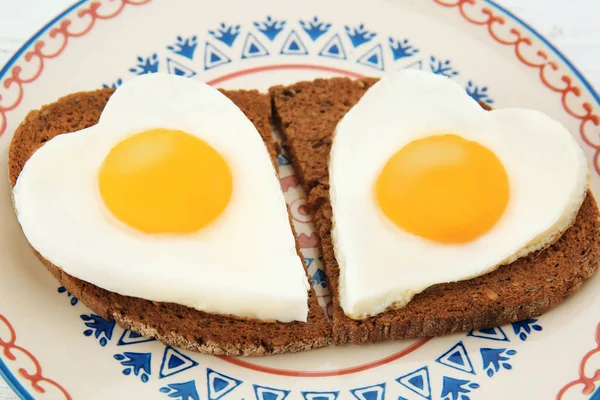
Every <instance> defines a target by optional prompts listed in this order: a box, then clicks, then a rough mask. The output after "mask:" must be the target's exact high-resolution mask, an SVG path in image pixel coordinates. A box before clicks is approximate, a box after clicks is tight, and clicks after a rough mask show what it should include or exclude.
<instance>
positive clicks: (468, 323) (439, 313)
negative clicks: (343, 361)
mask: <svg viewBox="0 0 600 400" xmlns="http://www.w3.org/2000/svg"><path fill="white" fill-rule="evenodd" d="M375 82H376V80H375V79H360V80H354V81H352V80H350V79H346V78H333V79H328V80H324V79H317V80H315V81H313V82H300V83H297V84H294V85H291V86H287V87H283V86H276V87H273V88H271V90H270V94H271V96H272V101H273V110H274V120H275V124H276V127H277V128H278V129H279V130H280V132H281V134H282V136H283V140H284V146H285V147H286V148H287V150H288V152H289V155H290V157H291V159H292V165H293V166H294V167H295V169H296V173H297V175H298V177H299V179H300V182H301V184H302V186H303V187H304V189H305V191H306V192H307V193H308V205H309V207H310V208H311V210H312V211H313V212H314V214H315V218H314V221H315V224H316V227H317V230H318V235H319V237H320V239H321V250H322V253H323V258H324V263H325V270H326V273H327V276H328V279H329V285H330V289H331V290H332V297H333V340H334V343H335V344H342V343H345V342H352V343H357V344H358V343H366V342H375V341H378V340H381V339H405V338H415V337H430V336H440V335H444V334H448V333H451V332H457V331H470V330H477V329H485V328H491V327H494V326H499V325H503V324H507V323H509V322H514V321H518V320H522V319H526V318H532V317H535V316H538V315H540V314H541V313H543V312H545V311H548V310H549V309H551V308H552V307H554V306H556V305H557V304H559V303H560V302H561V301H563V299H564V298H565V297H566V296H567V295H569V294H572V293H574V292H576V291H577V290H579V289H580V288H581V285H582V283H583V281H584V280H585V279H588V278H589V277H591V276H592V274H593V273H594V271H595V270H596V266H597V265H598V262H599V261H600V223H599V213H598V208H597V206H596V202H595V200H594V197H593V196H592V194H591V193H589V192H588V194H587V197H586V200H585V202H584V203H583V206H582V207H581V209H580V211H579V214H578V216H577V219H576V221H575V223H574V225H573V226H572V227H571V228H570V229H568V230H567V231H566V232H565V233H564V234H563V236H562V237H561V238H560V239H559V240H558V241H557V242H556V243H555V244H554V245H553V246H551V247H549V248H547V249H546V250H544V251H540V252H537V253H535V254H532V255H529V256H528V257H524V258H522V259H519V260H517V261H516V262H514V263H512V264H510V265H506V266H503V267H500V268H499V269H497V270H496V271H495V272H492V273H490V274H487V275H484V276H481V277H478V278H475V279H471V280H468V281H462V282H455V283H445V284H438V285H435V286H432V287H430V288H428V289H427V290H425V291H424V292H422V293H421V294H419V295H417V296H415V297H414V299H413V300H412V301H411V302H410V303H409V304H408V305H407V306H405V307H403V308H400V309H397V310H387V311H385V312H383V313H381V314H380V315H377V316H374V317H371V318H367V319H365V320H360V321H357V320H353V319H351V318H349V317H347V316H346V315H345V314H344V311H343V310H342V308H341V306H340V302H339V298H338V285H339V267H338V264H337V262H336V260H335V257H334V250H333V245H332V241H331V227H332V224H331V205H330V202H329V186H328V171H327V163H328V159H329V157H328V156H329V149H330V146H331V140H332V135H333V132H334V129H335V127H336V125H337V123H338V121H339V120H340V119H341V118H342V116H343V115H344V114H345V113H346V112H347V111H348V110H349V109H350V108H351V107H352V106H353V105H354V104H355V103H356V102H357V101H358V100H359V99H360V97H361V96H362V95H363V94H364V93H365V92H366V90H367V89H368V88H369V87H370V86H371V85H373V84H374V83H375ZM367 267H368V266H365V268H367Z"/></svg>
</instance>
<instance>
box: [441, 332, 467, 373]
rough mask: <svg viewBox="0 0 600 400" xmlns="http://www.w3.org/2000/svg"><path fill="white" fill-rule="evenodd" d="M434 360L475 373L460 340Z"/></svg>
mask: <svg viewBox="0 0 600 400" xmlns="http://www.w3.org/2000/svg"><path fill="white" fill-rule="evenodd" d="M435 361H436V362H438V363H440V364H442V365H445V366H447V367H450V368H454V369H457V370H459V371H462V372H467V373H469V374H473V375H475V370H474V369H473V364H471V359H470V358H469V354H468V353H467V349H465V345H464V344H463V342H462V340H461V341H460V342H458V343H456V344H455V345H454V346H452V347H451V348H450V349H449V350H448V351H446V352H445V353H444V354H442V355H441V356H439V357H438V358H437V359H436V360H435Z"/></svg>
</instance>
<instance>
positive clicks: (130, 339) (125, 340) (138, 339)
mask: <svg viewBox="0 0 600 400" xmlns="http://www.w3.org/2000/svg"><path fill="white" fill-rule="evenodd" d="M153 340H156V339H154V338H147V337H144V336H142V335H140V334H139V333H136V332H133V331H130V330H129V329H126V330H125V331H124V332H123V334H122V335H121V338H120V339H119V341H118V342H117V346H127V345H128V344H136V343H144V342H152V341H153Z"/></svg>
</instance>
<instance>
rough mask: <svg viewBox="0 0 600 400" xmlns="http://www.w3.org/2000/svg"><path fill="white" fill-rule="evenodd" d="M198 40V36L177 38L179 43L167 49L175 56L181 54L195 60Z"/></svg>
mask: <svg viewBox="0 0 600 400" xmlns="http://www.w3.org/2000/svg"><path fill="white" fill-rule="evenodd" d="M234 39H235V38H234ZM197 40H198V38H197V36H196V35H194V36H192V37H189V38H185V39H184V38H183V37H181V36H177V41H176V42H175V44H173V45H170V46H167V49H169V50H171V51H172V52H173V53H175V54H179V55H181V56H183V57H186V58H189V59H190V60H193V59H194V52H195V51H196V46H198V42H197Z"/></svg>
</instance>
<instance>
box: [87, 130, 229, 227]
mask: <svg viewBox="0 0 600 400" xmlns="http://www.w3.org/2000/svg"><path fill="white" fill-rule="evenodd" d="M232 187H233V183H232V177H231V171H230V170H229V167H228V165H227V163H226V162H225V160H224V159H223V157H221V155H220V154H219V153H218V152H217V151H216V150H215V149H214V148H212V147H211V146H210V145H209V144H208V143H206V142H205V141H204V140H202V139H199V138H197V137H196V136H193V135H190V134H188V133H185V132H182V131H176V130H169V129H153V130H148V131H145V132H142V133H139V134H136V135H134V136H131V137H129V138H127V139H125V140H123V141H122V142H120V143H119V144H117V145H116V146H115V147H113V148H112V150H111V151H110V153H109V154H108V155H107V156H106V158H105V159H104V163H103V164H102V167H101V168H100V173H99V189H100V194H101V196H102V199H103V200H104V204H105V205H106V207H107V208H108V209H109V210H110V212H111V213H112V214H113V215H114V216H115V217H117V218H118V219H119V220H120V221H122V222H124V223H125V224H127V225H129V226H130V227H132V228H135V229H137V230H140V231H142V232H145V233H191V232H195V231H197V230H199V229H201V228H203V227H205V226H206V225H208V224H210V223H211V222H212V221H214V220H215V219H216V218H217V217H218V216H219V215H220V214H221V213H222V212H223V210H224V209H225V207H226V206H227V204H228V203H229V199H230V198H231V192H232Z"/></svg>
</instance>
